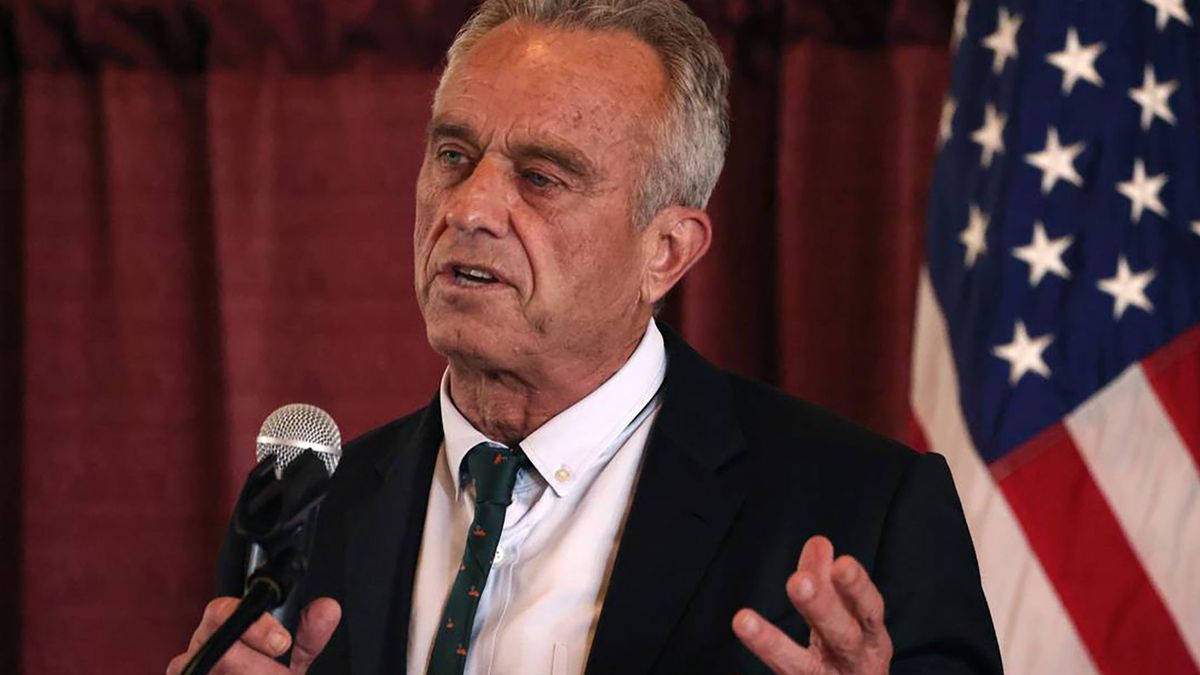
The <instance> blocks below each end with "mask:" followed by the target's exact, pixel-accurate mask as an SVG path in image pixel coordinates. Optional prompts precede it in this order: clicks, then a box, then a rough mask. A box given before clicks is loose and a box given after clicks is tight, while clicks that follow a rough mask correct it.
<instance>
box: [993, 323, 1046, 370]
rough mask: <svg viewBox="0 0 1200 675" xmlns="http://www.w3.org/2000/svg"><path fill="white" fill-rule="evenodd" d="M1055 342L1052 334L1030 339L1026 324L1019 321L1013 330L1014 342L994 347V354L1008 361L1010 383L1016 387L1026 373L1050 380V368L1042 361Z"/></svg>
mask: <svg viewBox="0 0 1200 675" xmlns="http://www.w3.org/2000/svg"><path fill="white" fill-rule="evenodd" d="M1051 342H1054V336H1053V335H1050V334H1048V333H1047V334H1046V335H1039V336H1038V337H1035V338H1030V337H1029V333H1027V332H1025V322H1023V321H1021V320H1017V325H1016V327H1015V328H1013V339H1012V342H1010V343H1008V344H1006V345H1000V346H999V347H993V348H992V353H993V354H995V355H996V356H998V357H1000V358H1002V359H1004V360H1005V361H1008V366H1009V368H1008V383H1009V384H1010V385H1013V386H1016V384H1017V382H1019V381H1020V380H1021V378H1022V377H1024V376H1025V373H1029V372H1034V373H1037V374H1038V375H1041V376H1042V377H1043V378H1046V379H1050V367H1049V366H1047V365H1046V362H1045V361H1044V360H1042V352H1044V351H1046V348H1047V347H1049V346H1050V343H1051Z"/></svg>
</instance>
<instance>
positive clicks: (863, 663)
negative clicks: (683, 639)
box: [733, 537, 892, 675]
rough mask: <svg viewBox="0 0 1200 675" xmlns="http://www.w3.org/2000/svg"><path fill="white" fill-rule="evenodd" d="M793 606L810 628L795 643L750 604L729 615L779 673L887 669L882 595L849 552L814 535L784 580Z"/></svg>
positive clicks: (826, 674)
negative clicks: (804, 639) (837, 551)
mask: <svg viewBox="0 0 1200 675" xmlns="http://www.w3.org/2000/svg"><path fill="white" fill-rule="evenodd" d="M787 594H788V598H790V599H791V601H792V604H793V605H795V607H796V611H798V612H800V614H801V615H802V616H803V617H804V619H805V620H806V621H807V622H808V625H809V626H810V627H811V628H812V632H811V637H810V638H809V645H808V647H801V646H800V645H798V644H796V643H795V642H793V641H792V640H791V638H789V637H788V636H787V634H785V633H784V632H783V631H781V630H779V629H778V628H776V627H775V626H773V625H771V624H770V623H769V622H768V621H766V620H765V619H763V617H762V616H761V615H759V614H758V613H757V612H755V611H754V610H752V609H743V610H741V611H740V612H738V613H737V614H736V615H735V616H734V617H733V632H734V633H735V634H737V636H738V638H739V639H741V641H742V643H743V644H745V645H746V648H747V649H749V650H750V651H752V652H754V655H755V656H757V657H758V658H759V659H761V660H762V662H763V663H765V664H767V665H768V666H769V667H770V668H771V670H773V671H774V672H776V673H779V674H780V675H851V674H853V675H868V674H870V675H874V674H876V673H879V674H883V673H887V672H888V665H889V663H890V662H891V660H892V640H891V638H890V637H889V636H888V632H887V628H886V627H885V626H884V625H883V596H882V595H880V594H879V589H877V588H875V584H874V583H872V582H871V579H870V577H868V576H867V571H866V570H865V569H863V566H862V565H860V564H859V562H858V561H857V560H855V559H854V558H851V557H850V556H842V557H840V558H838V559H837V560H834V559H833V544H831V543H830V542H829V540H828V539H826V538H825V537H813V538H812V539H809V540H808V542H806V543H805V544H804V550H803V551H801V552H800V564H799V565H798V566H797V568H796V572H795V574H793V575H792V576H791V577H790V578H788V581H787Z"/></svg>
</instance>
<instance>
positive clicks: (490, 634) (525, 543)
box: [408, 321, 667, 675]
mask: <svg viewBox="0 0 1200 675" xmlns="http://www.w3.org/2000/svg"><path fill="white" fill-rule="evenodd" d="M666 367H667V360H666V351H665V349H664V347H663V339H662V334H661V333H659V331H658V327H657V326H655V325H654V322H653V321H651V322H650V324H649V326H648V327H647V329H646V333H645V335H644V336H643V337H642V341H641V343H640V344H639V345H638V347H637V349H636V350H635V351H634V352H633V355H632V356H630V357H629V360H628V361H627V362H626V363H625V365H624V366H622V367H621V369H620V370H618V371H617V372H616V374H614V375H613V376H612V377H610V378H609V379H608V380H607V381H606V382H605V383H604V384H602V385H600V387H599V388H597V389H596V390H595V391H593V392H592V393H591V394H588V396H587V397H585V398H583V399H582V400H580V401H579V402H577V403H576V404H574V405H572V406H571V407H570V408H567V409H566V410H564V411H562V412H561V413H559V414H558V415H556V416H554V417H553V418H552V419H550V420H549V421H547V422H546V423H545V424H543V425H542V426H541V427H539V428H538V429H537V430H536V431H534V432H533V433H531V434H530V435H529V437H528V438H526V439H525V440H523V441H521V449H522V450H524V451H525V454H526V456H528V457H529V461H530V462H531V463H532V465H533V470H532V471H524V470H523V471H520V472H519V473H518V474H517V480H516V487H515V488H514V489H513V502H512V504H511V505H510V506H509V507H508V509H507V511H506V512H505V518H504V530H503V531H502V532H501V533H500V543H499V547H498V548H497V549H496V557H495V559H494V562H493V564H492V570H491V573H490V574H489V576H488V580H487V585H486V586H484V589H483V595H482V597H480V599H479V608H478V611H477V613H476V614H475V624H474V627H473V630H472V637H471V643H470V648H469V651H468V655H467V665H466V673H467V674H469V675H543V674H545V675H565V674H567V673H571V674H576V673H582V672H583V670H584V666H585V664H586V662H587V654H588V650H589V648H590V647H591V642H592V636H593V634H594V632H595V628H596V621H597V619H599V617H600V606H601V604H602V603H603V601H604V593H605V590H606V587H607V585H608V578H609V574H610V573H611V571H612V567H613V562H614V561H615V559H616V553H617V542H619V541H620V538H621V531H622V529H623V527H624V524H625V518H626V515H627V514H628V512H629V505H630V503H631V502H632V496H633V485H634V481H635V480H636V478H637V474H638V468H639V466H640V465H641V459H642V455H643V453H644V451H645V448H646V439H647V436H648V435H649V433H650V428H651V426H652V424H653V421H654V417H655V416H656V415H657V413H658V407H659V399H658V390H659V386H660V385H661V384H662V381H663V376H664V375H665V374H666ZM441 412H442V429H443V432H444V440H443V443H442V447H441V449H440V450H439V452H438V460H437V463H436V465H435V469H434V473H433V483H432V486H431V489H430V491H429V504H428V506H427V507H426V511H425V531H424V534H423V535H422V537H421V554H420V559H419V562H418V563H417V572H416V580H415V582H414V590H413V603H412V615H411V621H410V626H411V627H410V630H409V635H408V673H409V675H424V673H425V671H426V669H427V668H428V665H429V651H430V649H431V648H432V647H433V641H434V634H435V632H436V631H437V630H438V629H439V627H440V625H441V617H442V611H443V609H444V606H445V602H446V594H447V593H448V592H449V590H450V586H451V584H452V583H453V582H454V577H455V575H456V574H457V573H458V566H459V562H460V561H461V559H462V552H463V546H464V544H465V542H466V538H467V528H468V527H469V526H470V524H471V521H472V519H473V517H474V514H475V492H474V486H473V485H472V484H471V482H470V481H469V480H465V479H464V474H463V472H464V470H465V464H464V462H463V460H464V459H465V458H466V455H467V452H468V451H469V450H470V449H471V448H472V447H474V446H475V445H476V444H478V443H483V442H486V441H491V439H488V438H487V437H485V436H484V435H483V434H481V433H480V432H479V431H477V430H476V429H475V428H474V427H473V426H471V423H470V422H468V421H467V420H466V418H464V417H463V416H462V414H461V413H460V412H459V411H458V410H457V409H456V408H455V407H454V404H453V402H451V400H450V395H449V391H448V374H447V375H444V376H443V377H442V387H441ZM491 442H494V441H491Z"/></svg>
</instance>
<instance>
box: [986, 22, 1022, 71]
mask: <svg viewBox="0 0 1200 675" xmlns="http://www.w3.org/2000/svg"><path fill="white" fill-rule="evenodd" d="M1021 21H1022V19H1021V15H1020V14H1009V13H1008V10H1007V9H1005V8H1003V7H1001V8H1000V15H999V17H997V19H996V32H994V33H992V34H991V35H989V36H987V37H985V38H983V46H984V47H987V48H988V49H990V50H992V72H994V73H996V74H997V75H999V74H1000V73H1002V72H1004V66H1005V64H1006V63H1008V60H1009V59H1015V58H1017V31H1018V30H1020V29H1021Z"/></svg>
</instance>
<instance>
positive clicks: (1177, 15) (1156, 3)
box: [1143, 0, 1192, 31]
mask: <svg viewBox="0 0 1200 675" xmlns="http://www.w3.org/2000/svg"><path fill="white" fill-rule="evenodd" d="M1143 1H1144V2H1145V3H1146V4H1147V5H1150V6H1151V7H1153V8H1154V25H1155V27H1157V28H1158V30H1160V31H1161V30H1162V29H1164V28H1166V27H1167V23H1168V22H1170V21H1171V19H1178V20H1179V21H1180V23H1182V24H1183V25H1185V26H1190V25H1192V17H1190V16H1188V13H1187V8H1186V7H1184V6H1183V0H1143Z"/></svg>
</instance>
